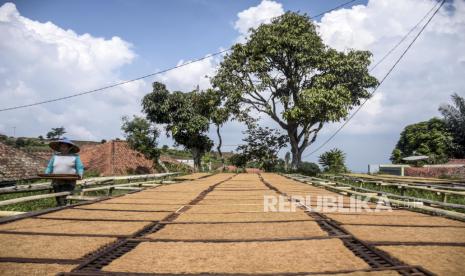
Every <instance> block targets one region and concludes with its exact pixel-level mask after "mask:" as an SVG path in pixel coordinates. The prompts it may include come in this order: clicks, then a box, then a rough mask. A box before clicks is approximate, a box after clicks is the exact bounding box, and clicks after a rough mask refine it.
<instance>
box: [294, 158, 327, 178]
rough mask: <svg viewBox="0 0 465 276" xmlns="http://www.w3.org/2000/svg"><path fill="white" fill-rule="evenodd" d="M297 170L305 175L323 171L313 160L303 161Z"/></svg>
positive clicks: (313, 174)
mask: <svg viewBox="0 0 465 276" xmlns="http://www.w3.org/2000/svg"><path fill="white" fill-rule="evenodd" d="M297 172H298V173H300V174H303V175H308V176H316V175H317V174H319V173H320V172H321V170H320V167H319V166H318V165H317V164H315V163H312V162H306V161H304V162H302V163H300V166H299V167H298V168H297Z"/></svg>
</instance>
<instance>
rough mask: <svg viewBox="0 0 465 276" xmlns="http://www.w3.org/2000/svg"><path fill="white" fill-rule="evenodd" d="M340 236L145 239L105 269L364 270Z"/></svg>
mask: <svg viewBox="0 0 465 276" xmlns="http://www.w3.org/2000/svg"><path fill="white" fill-rule="evenodd" d="M364 268H368V265H367V264H366V263H365V262H364V261H363V260H361V259H359V258H358V257H356V256H354V255H353V254H352V252H350V251H349V250H348V249H347V248H346V247H345V246H344V245H343V244H342V242H341V241H340V240H337V239H330V240H309V241H288V242H246V243H195V242H192V243H187V242H143V243H141V244H139V245H138V246H137V247H136V248H135V249H134V250H132V251H131V252H129V253H127V254H125V255H123V256H122V257H121V258H119V259H116V260H115V261H113V262H112V263H111V264H110V265H108V266H106V267H104V268H103V270H104V271H120V272H136V271H137V272H145V273H188V272H189V273H208V272H211V273H233V272H234V273H280V272H281V273H283V272H319V271H335V270H343V269H344V270H348V269H364Z"/></svg>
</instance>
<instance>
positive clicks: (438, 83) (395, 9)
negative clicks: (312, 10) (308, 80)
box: [319, 0, 465, 136]
mask: <svg viewBox="0 0 465 276" xmlns="http://www.w3.org/2000/svg"><path fill="white" fill-rule="evenodd" d="M436 3H437V2H436V1H432V0H408V1H390V0H370V1H369V2H368V4H367V5H366V6H364V5H357V6H353V7H351V8H350V9H340V10H337V11H333V12H331V13H328V14H326V15H325V16H324V17H323V18H322V20H321V22H320V23H319V31H320V33H321V36H322V38H323V40H324V41H325V43H327V44H328V45H330V46H331V47H334V48H336V49H338V50H347V49H350V48H354V49H362V50H370V51H371V52H372V53H373V55H374V56H373V59H374V62H376V61H378V60H380V58H381V57H382V56H383V55H384V54H385V53H386V52H387V51H388V50H389V49H390V48H391V47H393V46H394V45H395V44H396V43H397V42H398V41H399V40H400V39H401V38H402V37H403V35H404V34H406V33H407V32H408V31H409V30H410V29H411V28H412V27H413V26H414V25H415V24H416V23H417V22H418V21H419V20H420V19H421V18H422V17H423V16H424V15H425V14H426V13H427V12H428V11H429V10H430V9H431V8H432V7H433V6H434V5H435V4H436ZM417 31H418V29H417V30H416V31H415V32H414V33H416V32H417ZM412 38H413V35H411V36H410V38H409V39H408V42H410V41H411V39H412ZM408 42H404V44H402V46H401V47H399V49H397V50H396V51H395V52H394V53H393V54H392V56H391V57H390V58H388V59H386V60H385V61H384V62H383V63H382V64H381V65H380V66H378V67H377V68H376V69H375V70H374V71H373V72H372V73H373V74H374V75H375V76H376V77H378V78H379V79H380V78H381V77H382V76H384V74H385V72H387V70H388V68H389V67H390V66H391V65H392V64H393V62H394V61H395V59H397V57H398V56H399V55H400V53H401V51H402V50H403V49H404V48H405V47H406V45H407V43H408ZM463 49H465V2H463V1H453V2H452V3H448V4H446V5H445V6H444V7H443V8H442V9H441V10H440V11H439V13H438V14H437V15H436V17H435V18H434V19H433V20H432V22H431V23H430V25H429V26H428V27H427V28H426V29H425V31H424V32H423V34H422V35H421V36H420V38H419V39H418V40H417V41H416V43H415V44H414V45H413V47H412V48H411V49H410V51H409V52H408V53H407V55H406V56H405V57H404V59H403V60H402V61H401V62H400V63H399V64H398V66H397V67H396V68H395V70H394V72H393V73H392V75H391V76H389V78H388V79H387V80H386V81H385V83H384V84H383V85H382V86H381V87H380V89H379V90H378V91H377V94H376V95H375V97H374V98H373V99H371V100H370V101H369V102H368V103H367V104H366V105H365V106H364V107H363V109H362V110H361V111H360V112H359V114H357V116H356V117H355V118H354V119H353V120H352V121H351V122H350V123H349V125H348V126H347V127H346V129H345V130H344V132H348V133H365V134H367V133H371V134H375V133H392V134H393V135H394V134H396V136H397V134H398V133H399V132H400V130H401V129H402V128H403V127H404V126H405V125H407V124H410V123H414V122H418V121H421V120H427V119H429V118H431V117H433V116H439V113H438V112H437V109H438V107H439V105H440V104H441V103H444V102H448V101H449V97H450V95H451V94H452V93H453V92H457V93H459V94H462V95H465V90H464V88H463V87H465V79H464V78H463V76H464V74H465V66H464V64H463V62H461V61H463V60H464V59H465V52H464V51H463Z"/></svg>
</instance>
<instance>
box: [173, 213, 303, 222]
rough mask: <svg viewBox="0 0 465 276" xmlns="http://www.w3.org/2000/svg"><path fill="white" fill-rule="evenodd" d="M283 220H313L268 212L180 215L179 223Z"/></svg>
mask: <svg viewBox="0 0 465 276" xmlns="http://www.w3.org/2000/svg"><path fill="white" fill-rule="evenodd" d="M283 220H312V218H310V217H309V216H308V215H307V214H305V213H303V212H288V213H284V212H266V213H237V214H192V213H189V214H188V213H185V214H182V215H180V216H179V217H178V218H177V219H176V221H179V222H248V221H283Z"/></svg>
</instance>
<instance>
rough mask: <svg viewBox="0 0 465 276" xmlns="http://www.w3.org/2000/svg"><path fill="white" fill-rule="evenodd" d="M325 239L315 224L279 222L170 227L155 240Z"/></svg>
mask: <svg viewBox="0 0 465 276" xmlns="http://www.w3.org/2000/svg"><path fill="white" fill-rule="evenodd" d="M317 236H327V234H326V232H324V231H323V230H321V228H320V227H319V226H318V224H317V223H316V222H314V221H302V222H281V223H229V224H228V223H224V224H169V225H167V226H165V227H164V228H163V229H161V230H160V231H158V232H156V233H153V234H150V235H148V236H146V237H148V238H154V239H189V240H195V239H213V240H228V239H240V240H251V239H273V238H306V237H317Z"/></svg>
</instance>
